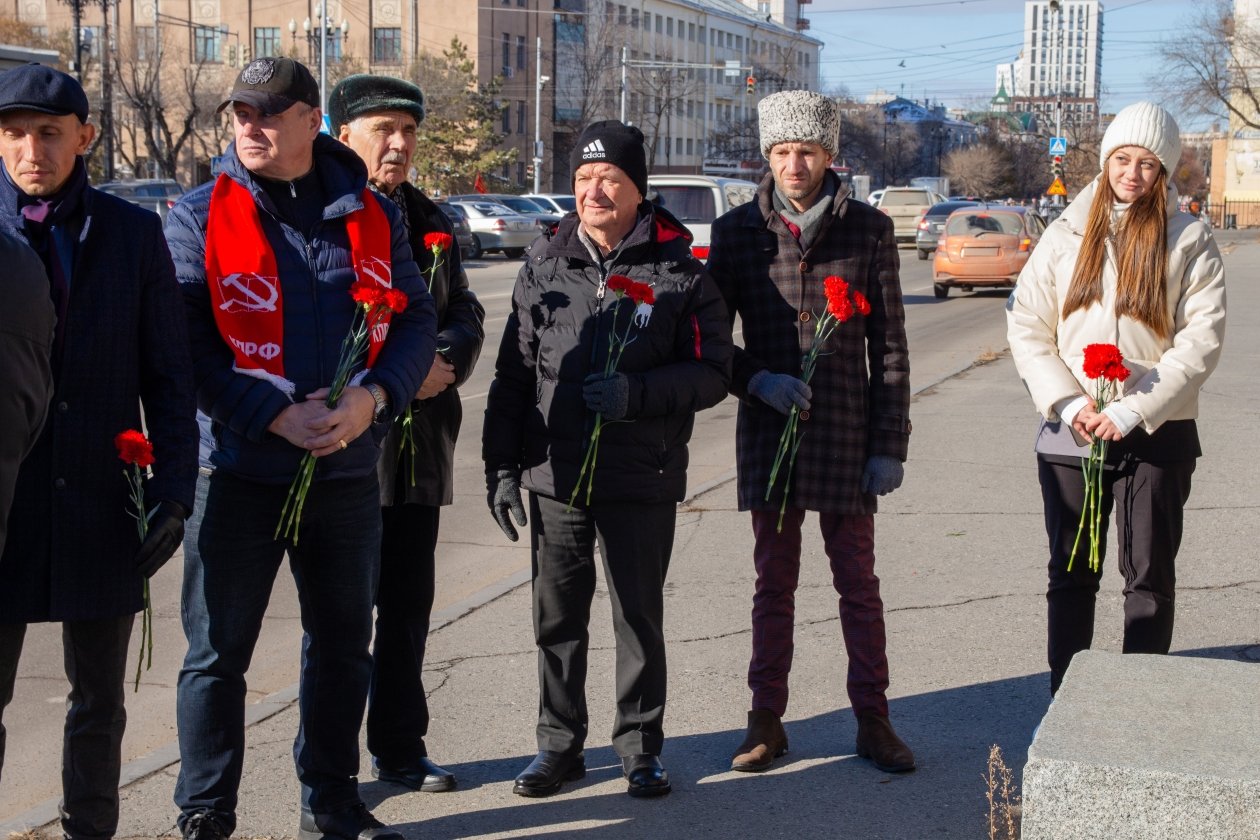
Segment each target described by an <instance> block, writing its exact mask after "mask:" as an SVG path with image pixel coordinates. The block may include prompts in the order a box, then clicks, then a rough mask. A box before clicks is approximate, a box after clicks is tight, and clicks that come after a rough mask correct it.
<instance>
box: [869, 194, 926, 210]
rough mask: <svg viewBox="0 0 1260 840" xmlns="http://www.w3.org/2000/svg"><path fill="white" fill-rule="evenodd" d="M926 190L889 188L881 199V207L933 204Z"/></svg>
mask: <svg viewBox="0 0 1260 840" xmlns="http://www.w3.org/2000/svg"><path fill="white" fill-rule="evenodd" d="M931 203H932V199H931V198H929V197H928V194H927V191H926V190H889V191H888V192H886V193H884V197H883V198H881V199H880V200H879V206H880V207H906V206H909V205H914V204H920V205H921V204H931Z"/></svg>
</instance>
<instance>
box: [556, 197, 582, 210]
mask: <svg viewBox="0 0 1260 840" xmlns="http://www.w3.org/2000/svg"><path fill="white" fill-rule="evenodd" d="M551 200H552V201H554V202H555V203H556V204H559V205H560V209H561V210H563V211H564V212H566V213H572V212H573V211H574V210H576V209H577V199H576V198H574V197H573V196H571V195H553V196H552V197H551Z"/></svg>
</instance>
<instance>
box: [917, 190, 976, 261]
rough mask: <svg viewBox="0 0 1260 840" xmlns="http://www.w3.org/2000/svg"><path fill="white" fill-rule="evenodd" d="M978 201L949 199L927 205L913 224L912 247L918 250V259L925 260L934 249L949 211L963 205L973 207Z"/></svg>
mask: <svg viewBox="0 0 1260 840" xmlns="http://www.w3.org/2000/svg"><path fill="white" fill-rule="evenodd" d="M979 203H980V202H978V201H953V200H950V201H942V202H941V203H939V204H933V205H932V206H931V207H929V208H928V209H927V212H926V213H924V214H923V215H922V216H920V217H919V223H918V224H917V225H915V228H916V229H915V234H914V247H915V248H916V249H917V250H918V252H919V259H921V260H926V259H927V258H928V257H930V256H932V252H933V251H935V250H936V242H937V240H938V239H940V238H941V231H942V230H944V229H945V220H946V219H947V218H949V214H950V213H953V212H954V211H955V210H958V209H960V208H963V207H974V206H975V205H977V204H979Z"/></svg>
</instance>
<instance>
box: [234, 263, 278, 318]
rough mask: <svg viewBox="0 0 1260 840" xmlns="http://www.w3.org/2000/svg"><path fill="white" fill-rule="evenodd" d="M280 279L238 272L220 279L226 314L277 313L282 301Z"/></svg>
mask: <svg viewBox="0 0 1260 840" xmlns="http://www.w3.org/2000/svg"><path fill="white" fill-rule="evenodd" d="M278 279H279V278H276V277H263V276H262V275H259V274H253V273H245V272H237V273H235V274H229V275H228V276H227V277H220V278H219V290H220V293H221V294H222V295H223V303H221V304H219V308H220V309H222V310H223V311H224V312H275V311H276V303H277V301H279V300H280V289H279V287H278V286H277V281H278Z"/></svg>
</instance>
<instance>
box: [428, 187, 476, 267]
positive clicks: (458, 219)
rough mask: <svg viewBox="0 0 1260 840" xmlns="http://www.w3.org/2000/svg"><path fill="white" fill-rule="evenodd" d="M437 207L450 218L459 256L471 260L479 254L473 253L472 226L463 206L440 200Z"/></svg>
mask: <svg viewBox="0 0 1260 840" xmlns="http://www.w3.org/2000/svg"><path fill="white" fill-rule="evenodd" d="M438 209H440V210H441V211H442V213H443V214H445V216H446V218H448V219H450V220H451V227H452V228H454V229H455V241H456V242H457V243H458V244H459V255H460V257H461V258H463V259H466V260H472V259H476V258H477V257H478V256H480V254H477V255H474V254H473V235H472V228H471V227H470V226H469V224H468V214H467V213H465V212H464V208H462V207H456V206H455V205H454V204H447V203H446V202H444V201H442V202H438Z"/></svg>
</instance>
